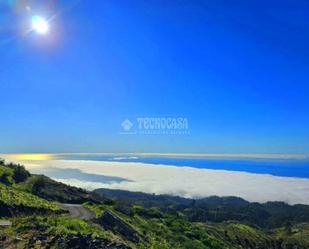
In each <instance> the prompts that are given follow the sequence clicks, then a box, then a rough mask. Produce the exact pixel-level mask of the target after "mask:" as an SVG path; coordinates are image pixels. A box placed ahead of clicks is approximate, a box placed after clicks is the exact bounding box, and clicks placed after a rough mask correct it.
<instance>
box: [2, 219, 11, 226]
mask: <svg viewBox="0 0 309 249" xmlns="http://www.w3.org/2000/svg"><path fill="white" fill-rule="evenodd" d="M11 225H12V222H10V221H8V220H0V227H8V226H11Z"/></svg>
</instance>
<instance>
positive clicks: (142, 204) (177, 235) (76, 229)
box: [0, 161, 309, 249]
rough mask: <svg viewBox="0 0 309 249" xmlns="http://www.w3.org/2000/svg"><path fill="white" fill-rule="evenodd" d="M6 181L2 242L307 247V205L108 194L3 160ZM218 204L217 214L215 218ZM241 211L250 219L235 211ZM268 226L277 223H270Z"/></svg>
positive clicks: (124, 247)
mask: <svg viewBox="0 0 309 249" xmlns="http://www.w3.org/2000/svg"><path fill="white" fill-rule="evenodd" d="M0 179H1V183H0V218H1V219H2V220H3V219H9V221H11V222H12V225H11V226H1V219H0V248H6V249H16V248H20V249H24V248H25V249H26V248H36V249H47V248H55V249H75V248H76V249H87V248H89V249H99V248H103V249H129V248H131V249H308V248H309V223H306V221H307V210H308V206H305V205H300V206H299V205H297V206H289V205H286V204H282V203H268V204H265V205H260V204H254V203H249V202H246V201H245V200H242V199H240V198H234V197H229V198H219V197H211V198H207V199H203V200H200V201H192V200H190V199H185V198H179V197H171V196H153V195H147V194H142V193H130V192H127V193H126V192H125V191H115V192H113V191H106V192H107V195H108V197H106V196H105V195H104V194H103V195H102V194H98V193H93V192H88V191H85V190H83V189H79V188H75V187H71V186H67V185H65V184H62V183H58V182H56V181H53V180H52V179H50V178H48V177H46V176H37V175H31V174H29V172H28V171H26V170H25V169H24V168H23V167H22V166H20V165H15V164H5V163H4V162H3V161H0ZM103 192H104V191H103ZM110 198H112V200H111V199H110ZM61 203H73V204H72V205H73V206H72V207H73V208H74V207H76V206H77V207H78V208H83V209H84V210H87V212H90V213H93V214H94V216H92V217H91V219H88V220H82V219H78V218H73V214H71V213H69V212H67V211H64V210H62V209H61V207H62V206H63V205H62V204H61ZM80 203H83V206H81V205H79V204H80ZM66 205H67V204H66ZM214 210H217V211H216V213H215V216H214V217H217V216H218V217H220V219H219V220H216V219H214V218H212V216H211V214H213V212H214ZM240 211H241V212H243V213H245V214H246V219H240V216H237V215H236V214H239V213H240ZM276 211H277V212H276ZM78 212H79V211H78ZM265 213H267V215H266V216H265V217H266V218H265V217H264V221H267V222H269V223H261V224H265V227H264V228H263V227H261V226H260V222H255V220H256V219H257V216H258V215H260V214H265ZM279 214H280V215H279ZM205 215H207V217H206V216H205ZM93 217H95V218H94V219H93ZM296 217H297V218H296ZM269 224H271V225H272V226H273V228H271V229H270V228H267V227H268V225H269Z"/></svg>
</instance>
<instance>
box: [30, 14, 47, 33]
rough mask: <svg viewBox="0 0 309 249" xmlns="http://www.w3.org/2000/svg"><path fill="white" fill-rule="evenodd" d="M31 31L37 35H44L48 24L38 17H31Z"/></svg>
mask: <svg viewBox="0 0 309 249" xmlns="http://www.w3.org/2000/svg"><path fill="white" fill-rule="evenodd" d="M32 29H33V30H34V31H36V32H37V33H38V34H42V35H44V34H46V33H48V31H49V26H48V22H47V21H46V20H45V19H44V18H42V17H40V16H33V17H32Z"/></svg>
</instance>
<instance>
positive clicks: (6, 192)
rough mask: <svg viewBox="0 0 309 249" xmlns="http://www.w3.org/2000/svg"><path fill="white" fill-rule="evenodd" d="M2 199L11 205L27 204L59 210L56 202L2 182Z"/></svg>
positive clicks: (0, 194) (0, 186)
mask: <svg viewBox="0 0 309 249" xmlns="http://www.w3.org/2000/svg"><path fill="white" fill-rule="evenodd" d="M0 201H2V203H4V204H7V205H9V206H21V205H22V206H26V207H35V208H44V209H51V210H59V208H58V206H57V204H56V203H54V202H50V201H47V200H44V199H42V198H40V197H37V196H35V195H33V194H30V193H27V192H24V191H21V190H19V189H17V188H15V187H8V186H5V185H3V184H1V183H0Z"/></svg>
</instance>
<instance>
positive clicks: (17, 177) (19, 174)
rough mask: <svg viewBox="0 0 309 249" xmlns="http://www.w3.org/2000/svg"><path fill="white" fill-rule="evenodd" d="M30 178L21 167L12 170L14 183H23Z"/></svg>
mask: <svg viewBox="0 0 309 249" xmlns="http://www.w3.org/2000/svg"><path fill="white" fill-rule="evenodd" d="M29 176H30V173H29V172H28V171H27V170H26V169H25V168H24V167H23V166H21V165H17V166H16V167H15V168H14V172H13V179H14V181H15V182H16V183H20V182H24V181H26V180H27V178H28V177H29Z"/></svg>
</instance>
